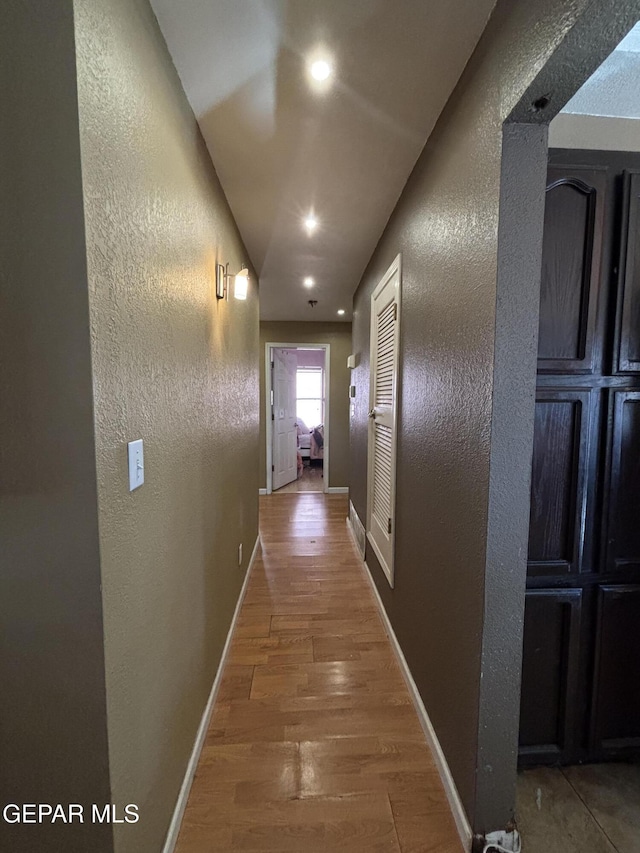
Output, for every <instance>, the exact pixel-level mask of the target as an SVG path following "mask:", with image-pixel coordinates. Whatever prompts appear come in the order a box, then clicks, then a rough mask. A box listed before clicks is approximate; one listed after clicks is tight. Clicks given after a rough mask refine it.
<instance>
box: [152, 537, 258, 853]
mask: <svg viewBox="0 0 640 853" xmlns="http://www.w3.org/2000/svg"><path fill="white" fill-rule="evenodd" d="M259 547H260V536H259V535H258V536H257V538H256V544H255V545H254V546H253V551H252V552H251V559H250V560H249V565H248V566H247V571H246V574H245V576H244V582H243V584H242V589H241V590H240V595H239V596H238V601H237V603H236V609H235V610H234V612H233V618H232V619H231V625H230V626H229V633H228V634H227V639H226V642H225V644H224V649H223V650H222V656H221V658H220V663H219V664H218V671H217V673H216V677H215V679H214V681H213V686H212V687H211V693H210V694H209V699H208V700H207V704H206V706H205V709H204V713H203V714H202V719H201V720H200V725H199V727H198V733H197V734H196V739H195V743H194V744H193V750H192V751H191V757H190V758H189V763H188V764H187V769H186V772H185V774H184V779H183V781H182V787H181V788H180V793H179V794H178V799H177V801H176V806H175V809H174V810H173V816H172V818H171V823H170V824H169V830H168V832H167V837H166V840H165V843H164V847H163V848H162V853H173V851H174V849H175V846H176V842H177V840H178V835H179V833H180V826H181V824H182V818H183V816H184V811H185V809H186V807H187V800H188V799H189V792H190V790H191V785H192V783H193V777H194V776H195V773H196V767H197V766H198V761H199V759H200V753H201V752H202V747H203V746H204V741H205V738H206V735H207V729H208V728H209V720H210V719H211V713H212V711H213V706H214V703H215V701H216V696H217V695H218V690H219V689H220V682H221V680H222V671H223V669H224V665H225V663H226V661H227V657H228V655H229V648H230V646H231V637H232V635H233V629H234V628H235V626H236V622H237V621H238V615H239V613H240V608H241V607H242V602H243V600H244V596H245V593H246V591H247V585H248V583H249V576H250V575H251V570H252V569H253V564H254V562H255V559H256V554H257V553H258V548H259Z"/></svg>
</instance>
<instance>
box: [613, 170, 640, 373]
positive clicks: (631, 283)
mask: <svg viewBox="0 0 640 853" xmlns="http://www.w3.org/2000/svg"><path fill="white" fill-rule="evenodd" d="M622 192H623V202H622V223H621V241H620V262H619V267H620V274H619V277H618V293H617V297H618V298H617V306H618V311H617V316H616V340H615V360H614V371H615V372H616V373H618V374H625V373H640V171H637V172H634V171H625V172H624V175H623V190H622Z"/></svg>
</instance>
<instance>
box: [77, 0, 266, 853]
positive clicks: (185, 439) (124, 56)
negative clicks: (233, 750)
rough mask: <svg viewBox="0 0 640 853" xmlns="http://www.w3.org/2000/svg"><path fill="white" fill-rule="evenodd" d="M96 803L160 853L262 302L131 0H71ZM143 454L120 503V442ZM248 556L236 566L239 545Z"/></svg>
mask: <svg viewBox="0 0 640 853" xmlns="http://www.w3.org/2000/svg"><path fill="white" fill-rule="evenodd" d="M75 13H76V38H77V54H78V59H77V62H78V78H79V106H80V126H81V147H82V167H83V169H82V172H83V181H84V191H85V216H86V232H87V254H88V268H89V295H90V313H91V339H92V357H93V372H94V389H95V422H96V454H97V479H98V497H99V524H100V550H101V559H102V579H103V602H104V626H105V657H106V681H107V712H108V736H109V755H110V772H111V784H112V791H113V800H114V802H116V803H137V804H138V805H139V807H140V813H141V820H140V822H139V823H138V824H136V825H133V826H131V825H124V826H122V825H121V826H118V827H116V830H115V840H116V849H117V850H118V851H119V853H140V851H157V850H160V849H161V846H162V843H163V839H164V836H165V833H166V830H167V827H168V824H169V820H170V818H171V814H172V810H173V807H174V804H175V801H176V796H177V794H178V790H179V788H180V784H181V782H182V779H183V776H184V771H185V767H186V763H187V760H188V757H189V754H190V752H191V749H192V746H193V742H194V738H195V734H196V730H197V727H198V724H199V722H200V719H201V715H202V712H203V709H204V706H205V703H206V700H207V697H208V694H209V691H210V689H211V685H212V682H213V679H214V676H215V673H216V668H217V666H218V662H219V659H220V654H221V651H222V647H223V643H224V640H225V636H226V634H227V630H228V628H229V623H230V619H231V616H232V613H233V609H234V606H235V603H236V600H237V597H238V593H239V590H240V587H241V584H242V581H243V578H244V574H245V570H246V568H247V564H248V560H249V557H250V555H251V552H252V549H253V546H254V543H255V540H256V535H257V491H258V446H257V440H258V394H259V391H258V374H257V369H258V297H257V287H256V278H255V275H253V276H252V282H251V287H250V296H249V299H248V300H247V301H246V302H238V301H235V300H234V299H233V298H231V299H230V300H229V301H228V302H227V301H222V302H219V301H217V300H216V298H215V292H214V264H215V262H216V260H218V261H222V262H227V261H228V262H229V263H230V265H231V268H232V269H234V268H239V267H240V264H241V262H242V261H243V260H246V258H247V254H246V252H245V251H244V248H243V246H242V243H241V241H240V238H239V236H238V233H237V230H236V228H235V225H234V222H233V219H232V217H231V214H230V212H229V209H228V206H227V204H226V201H225V198H224V196H223V193H222V190H221V188H220V185H219V183H218V180H217V178H216V176H215V173H214V171H213V169H212V166H211V163H210V160H209V157H208V154H207V152H206V149H205V146H204V144H203V141H202V139H201V136H200V133H199V131H198V128H197V125H196V122H195V120H194V117H193V115H192V113H191V111H190V109H189V107H188V105H187V102H186V99H185V97H184V95H183V92H182V89H181V86H180V84H179V81H178V78H177V75H176V73H175V70H174V67H173V65H172V63H171V60H170V58H169V55H168V53H167V50H166V47H165V44H164V41H163V39H162V37H161V35H160V32H159V29H158V27H157V23H156V21H155V18H154V15H153V13H152V12H151V9H150V7H149V6H148V4H147V2H146V0H76V3H75ZM137 438H142V439H144V442H145V476H146V483H145V484H144V486H143V487H142V488H140V489H139V490H137V491H135V492H133V493H129V491H128V486H127V471H126V442H127V441H129V440H132V439H137ZM240 543H242V544H243V546H244V559H243V564H242V566H238V545H239V544H240Z"/></svg>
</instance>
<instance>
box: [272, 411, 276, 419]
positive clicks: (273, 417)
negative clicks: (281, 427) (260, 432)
mask: <svg viewBox="0 0 640 853" xmlns="http://www.w3.org/2000/svg"><path fill="white" fill-rule="evenodd" d="M275 419H276V416H275V415H274V414H273V412H271V420H272V421H275Z"/></svg>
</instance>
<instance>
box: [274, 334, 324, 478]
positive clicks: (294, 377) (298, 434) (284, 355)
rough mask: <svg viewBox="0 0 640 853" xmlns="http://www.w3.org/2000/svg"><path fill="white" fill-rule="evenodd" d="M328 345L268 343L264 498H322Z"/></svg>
mask: <svg viewBox="0 0 640 853" xmlns="http://www.w3.org/2000/svg"><path fill="white" fill-rule="evenodd" d="M329 352H330V347H329V344H295V343H293V344H287V343H267V344H266V353H265V356H266V357H265V371H266V372H265V381H266V384H265V387H266V424H267V429H266V441H267V448H266V450H267V454H266V457H267V494H272V493H273V494H289V493H291V492H326V491H328V483H329V439H330V436H329V393H328V391H329V387H330V386H329V382H330V374H329V363H330V360H329Z"/></svg>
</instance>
